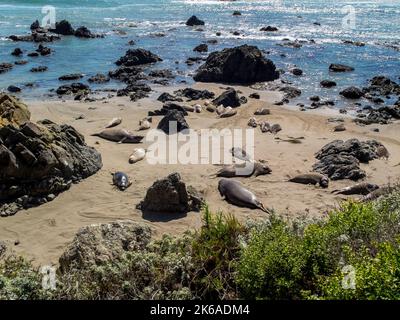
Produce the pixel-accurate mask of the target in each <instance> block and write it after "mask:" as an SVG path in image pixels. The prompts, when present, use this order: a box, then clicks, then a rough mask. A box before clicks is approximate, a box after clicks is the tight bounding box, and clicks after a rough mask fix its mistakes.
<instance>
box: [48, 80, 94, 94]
mask: <svg viewBox="0 0 400 320" xmlns="http://www.w3.org/2000/svg"><path fill="white" fill-rule="evenodd" d="M89 90H90V88H89V86H88V85H86V84H83V83H81V82H74V83H71V84H70V85H63V86H60V87H58V89H57V90H56V93H57V94H58V95H65V94H76V93H79V92H81V91H86V92H88V91H89Z"/></svg>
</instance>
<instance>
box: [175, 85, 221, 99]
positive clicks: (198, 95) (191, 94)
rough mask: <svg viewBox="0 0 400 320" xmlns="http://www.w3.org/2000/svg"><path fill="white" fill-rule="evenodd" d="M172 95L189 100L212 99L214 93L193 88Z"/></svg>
mask: <svg viewBox="0 0 400 320" xmlns="http://www.w3.org/2000/svg"><path fill="white" fill-rule="evenodd" d="M174 94H176V95H177V96H181V97H185V98H187V99H189V100H203V99H213V98H214V96H215V93H214V92H211V91H208V90H198V89H193V88H185V89H180V90H177V91H175V92H174Z"/></svg>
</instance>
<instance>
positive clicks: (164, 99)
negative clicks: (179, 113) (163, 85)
mask: <svg viewBox="0 0 400 320" xmlns="http://www.w3.org/2000/svg"><path fill="white" fill-rule="evenodd" d="M157 100H158V101H161V102H167V101H177V102H182V101H183V100H182V99H181V98H178V97H176V96H173V95H172V94H170V93H168V92H163V93H162V94H161V95H160V96H159V97H158V98H157Z"/></svg>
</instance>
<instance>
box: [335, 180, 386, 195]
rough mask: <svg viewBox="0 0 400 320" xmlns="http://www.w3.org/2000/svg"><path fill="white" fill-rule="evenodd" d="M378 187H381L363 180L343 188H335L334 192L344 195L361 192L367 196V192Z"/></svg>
mask: <svg viewBox="0 0 400 320" xmlns="http://www.w3.org/2000/svg"><path fill="white" fill-rule="evenodd" d="M377 189H379V186H378V185H376V184H373V183H368V182H361V183H357V184H355V185H353V186H349V187H346V188H343V189H339V190H333V191H332V193H335V194H344V195H351V194H361V195H363V196H366V195H367V194H369V193H371V192H372V191H375V190H377Z"/></svg>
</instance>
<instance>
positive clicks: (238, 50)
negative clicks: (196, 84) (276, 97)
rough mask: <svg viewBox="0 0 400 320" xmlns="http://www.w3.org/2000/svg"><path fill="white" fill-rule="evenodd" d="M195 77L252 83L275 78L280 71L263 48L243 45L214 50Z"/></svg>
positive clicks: (217, 80)
mask: <svg viewBox="0 0 400 320" xmlns="http://www.w3.org/2000/svg"><path fill="white" fill-rule="evenodd" d="M193 78H194V80H196V81H202V82H218V83H236V84H251V83H255V82H260V81H272V80H275V79H277V78H279V73H278V72H277V71H276V67H275V65H274V63H273V62H272V61H271V60H268V59H266V58H265V57H264V55H263V53H262V52H261V50H259V49H258V48H257V47H255V46H248V45H242V46H240V47H235V48H229V49H224V50H222V51H217V52H212V53H211V54H210V55H209V56H208V58H207V60H206V62H205V63H204V64H203V65H202V66H200V67H199V69H198V70H197V73H196V74H195V76H194V77H193Z"/></svg>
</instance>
